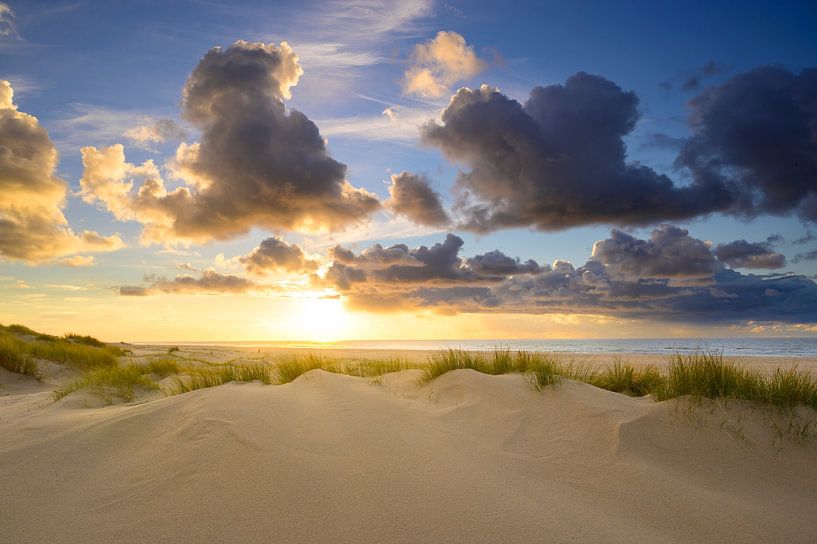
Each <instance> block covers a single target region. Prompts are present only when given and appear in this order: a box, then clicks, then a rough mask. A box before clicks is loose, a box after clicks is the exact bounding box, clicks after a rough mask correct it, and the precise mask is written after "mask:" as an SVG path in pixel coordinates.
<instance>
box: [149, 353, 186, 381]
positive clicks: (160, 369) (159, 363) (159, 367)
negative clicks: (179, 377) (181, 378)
mask: <svg viewBox="0 0 817 544" xmlns="http://www.w3.org/2000/svg"><path fill="white" fill-rule="evenodd" d="M145 371H146V372H148V373H150V374H158V375H159V376H161V377H162V378H165V377H167V376H170V375H171V374H178V373H179V363H178V362H176V360H175V359H167V358H160V359H153V360H151V361H149V362H148V364H147V365H145Z"/></svg>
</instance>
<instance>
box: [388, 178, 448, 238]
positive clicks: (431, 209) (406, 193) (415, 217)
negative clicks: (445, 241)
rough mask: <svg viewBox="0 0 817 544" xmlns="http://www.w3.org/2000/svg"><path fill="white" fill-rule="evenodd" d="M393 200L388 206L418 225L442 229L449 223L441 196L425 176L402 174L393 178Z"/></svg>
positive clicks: (390, 189)
mask: <svg viewBox="0 0 817 544" xmlns="http://www.w3.org/2000/svg"><path fill="white" fill-rule="evenodd" d="M389 194H390V195H391V198H390V199H389V200H388V202H387V203H386V205H387V206H388V207H389V208H390V209H391V210H392V211H393V212H394V213H396V214H398V215H402V216H405V217H406V218H408V219H409V220H410V221H413V222H414V223H417V224H418V225H428V226H432V227H441V226H444V225H447V224H448V223H449V221H450V220H449V218H448V214H447V213H446V211H445V209H444V208H443V205H442V202H441V201H440V195H439V194H438V193H437V192H436V191H434V189H432V188H431V184H430V183H429V181H428V179H427V178H426V177H425V176H420V175H417V174H412V173H410V172H401V173H399V174H395V175H393V176H392V177H391V186H390V187H389Z"/></svg>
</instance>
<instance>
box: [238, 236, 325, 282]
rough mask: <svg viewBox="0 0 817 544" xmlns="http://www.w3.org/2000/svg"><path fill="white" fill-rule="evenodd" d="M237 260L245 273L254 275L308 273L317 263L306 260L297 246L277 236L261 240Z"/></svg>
mask: <svg viewBox="0 0 817 544" xmlns="http://www.w3.org/2000/svg"><path fill="white" fill-rule="evenodd" d="M239 260H240V262H241V263H242V264H243V265H244V267H245V268H246V270H247V272H250V273H251V274H256V275H263V274H266V273H269V272H310V271H312V270H314V269H315V268H316V267H317V262H316V261H315V260H313V259H310V258H308V257H307V256H306V255H305V254H304V252H303V250H302V249H301V248H300V247H299V246H297V245H296V244H290V243H288V242H286V241H285V240H283V239H282V238H280V237H277V236H275V237H272V238H267V239H266V240H263V241H262V242H261V243H260V244H259V245H258V247H256V248H255V249H253V250H252V251H251V252H250V253H249V254H247V255H245V256H244V257H241V258H240V259H239Z"/></svg>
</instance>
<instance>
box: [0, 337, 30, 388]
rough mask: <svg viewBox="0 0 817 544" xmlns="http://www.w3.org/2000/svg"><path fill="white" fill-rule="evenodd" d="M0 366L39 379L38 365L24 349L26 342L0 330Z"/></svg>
mask: <svg viewBox="0 0 817 544" xmlns="http://www.w3.org/2000/svg"><path fill="white" fill-rule="evenodd" d="M0 366H2V367H3V368H5V369H6V370H9V371H11V372H16V373H18V374H26V375H28V376H33V377H35V378H36V379H38V380H39V379H40V369H39V366H38V365H37V361H35V360H34V358H33V357H32V356H31V354H30V353H29V352H28V350H27V349H26V343H25V342H23V341H22V340H19V339H17V338H15V337H14V335H11V334H8V333H6V332H4V331H0Z"/></svg>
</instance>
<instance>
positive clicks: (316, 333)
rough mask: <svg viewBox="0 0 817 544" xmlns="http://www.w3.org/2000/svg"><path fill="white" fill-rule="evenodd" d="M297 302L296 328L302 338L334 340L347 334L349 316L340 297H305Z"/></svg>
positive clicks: (322, 340) (340, 338) (317, 340)
mask: <svg viewBox="0 0 817 544" xmlns="http://www.w3.org/2000/svg"><path fill="white" fill-rule="evenodd" d="M298 303H299V310H298V312H297V323H296V328H297V330H298V333H299V336H301V339H302V340H309V341H312V342H334V341H338V340H342V339H344V338H345V337H346V335H347V334H348V331H349V327H350V316H349V314H348V313H347V312H346V310H345V309H344V308H343V302H341V301H340V299H337V298H319V297H314V298H313V297H306V298H303V299H301V300H299V301H298Z"/></svg>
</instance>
